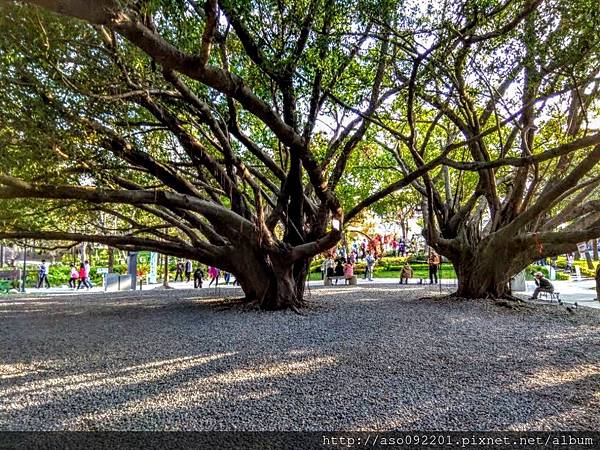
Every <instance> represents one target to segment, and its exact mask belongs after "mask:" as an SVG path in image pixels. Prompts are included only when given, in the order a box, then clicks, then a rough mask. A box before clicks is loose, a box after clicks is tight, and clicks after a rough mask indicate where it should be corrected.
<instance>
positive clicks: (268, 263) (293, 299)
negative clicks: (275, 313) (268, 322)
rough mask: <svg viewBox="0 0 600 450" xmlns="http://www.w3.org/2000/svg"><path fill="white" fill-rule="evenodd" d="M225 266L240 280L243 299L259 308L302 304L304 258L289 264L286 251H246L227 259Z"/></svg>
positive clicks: (304, 272)
mask: <svg viewBox="0 0 600 450" xmlns="http://www.w3.org/2000/svg"><path fill="white" fill-rule="evenodd" d="M231 262H232V263H233V265H232V266H230V265H227V267H223V269H224V270H229V271H230V272H231V273H233V275H234V276H235V277H236V279H237V280H238V282H239V283H240V287H241V288H242V290H243V291H244V294H245V297H246V300H247V301H248V302H252V303H255V304H257V305H258V306H259V307H260V308H261V309H265V310H280V309H288V308H291V309H298V308H300V307H302V306H303V304H304V286H305V282H306V275H307V272H308V260H302V261H296V263H295V264H292V262H291V261H290V258H289V255H288V254H287V253H286V252H282V253H281V254H269V255H266V254H263V253H261V252H260V251H254V252H253V251H246V252H242V253H241V254H238V255H236V257H235V258H232V259H231Z"/></svg>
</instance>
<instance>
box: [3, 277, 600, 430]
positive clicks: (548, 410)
mask: <svg viewBox="0 0 600 450" xmlns="http://www.w3.org/2000/svg"><path fill="white" fill-rule="evenodd" d="M213 294H214V290H210V291H209V290H203V291H192V290H177V291H162V292H161V291H156V292H141V293H120V294H113V295H104V294H100V295H85V296H83V295H82V296H57V297H39V298H20V297H14V298H9V297H5V298H2V299H0V430H400V429H410V430H431V429H436V430H441V429H452V430H532V429H535V430H560V429H568V430H585V429H600V345H599V344H598V343H599V342H600V326H599V323H600V311H596V310H586V309H583V308H580V309H579V310H577V311H576V312H575V314H570V313H569V312H568V311H566V310H564V309H561V308H558V307H556V306H549V305H548V306H545V305H530V306H528V307H527V308H525V309H523V310H512V309H508V308H505V307H501V306H498V305H495V304H493V303H492V302H490V301H483V300H481V301H472V300H450V299H444V298H436V295H438V296H439V293H434V292H431V293H428V292H427V291H426V288H420V287H411V286H409V287H408V288H407V287H398V285H376V286H374V287H368V286H356V287H350V286H343V287H333V288H328V289H312V291H311V292H310V293H309V294H308V295H309V297H310V306H309V307H308V308H307V309H306V310H305V311H304V314H303V315H298V314H296V313H293V312H261V311H256V310H250V309H247V308H244V307H242V306H240V305H239V304H237V303H235V302H233V301H231V300H222V299H219V298H215V296H214V295H213ZM226 294H227V295H230V296H231V295H233V296H235V295H239V291H236V290H231V289H229V290H222V291H221V292H220V293H219V296H220V297H221V298H222V297H223V296H224V295H226ZM427 295H431V297H429V298H423V297H426V296H427Z"/></svg>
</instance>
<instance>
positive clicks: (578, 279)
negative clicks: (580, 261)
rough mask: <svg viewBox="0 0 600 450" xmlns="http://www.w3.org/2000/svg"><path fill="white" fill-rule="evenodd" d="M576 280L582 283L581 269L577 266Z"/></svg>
mask: <svg viewBox="0 0 600 450" xmlns="http://www.w3.org/2000/svg"><path fill="white" fill-rule="evenodd" d="M575 279H576V280H577V281H581V269H580V268H579V266H575Z"/></svg>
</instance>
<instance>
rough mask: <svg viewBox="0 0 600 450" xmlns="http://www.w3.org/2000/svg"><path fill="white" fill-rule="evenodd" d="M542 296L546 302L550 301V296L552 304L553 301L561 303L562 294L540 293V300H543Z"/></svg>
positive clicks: (555, 292)
mask: <svg viewBox="0 0 600 450" xmlns="http://www.w3.org/2000/svg"><path fill="white" fill-rule="evenodd" d="M542 295H543V296H544V298H545V299H546V300H548V296H550V303H552V301H553V300H556V302H557V303H560V292H557V291H554V292H550V291H540V293H539V296H540V299H541V298H542Z"/></svg>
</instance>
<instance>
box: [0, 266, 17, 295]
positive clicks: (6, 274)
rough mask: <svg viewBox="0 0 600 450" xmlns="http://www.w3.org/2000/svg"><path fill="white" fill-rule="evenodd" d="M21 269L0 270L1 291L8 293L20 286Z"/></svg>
mask: <svg viewBox="0 0 600 450" xmlns="http://www.w3.org/2000/svg"><path fill="white" fill-rule="evenodd" d="M20 280H21V269H13V270H0V292H4V293H7V292H8V291H10V290H11V289H13V288H17V287H18V286H19V282H20Z"/></svg>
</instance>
